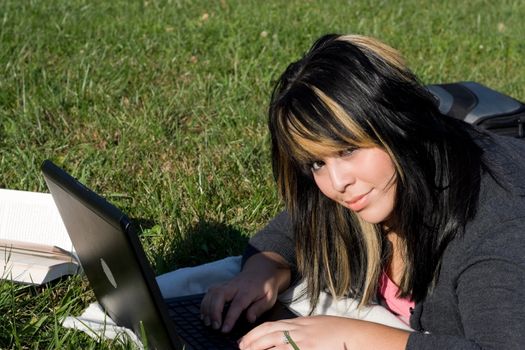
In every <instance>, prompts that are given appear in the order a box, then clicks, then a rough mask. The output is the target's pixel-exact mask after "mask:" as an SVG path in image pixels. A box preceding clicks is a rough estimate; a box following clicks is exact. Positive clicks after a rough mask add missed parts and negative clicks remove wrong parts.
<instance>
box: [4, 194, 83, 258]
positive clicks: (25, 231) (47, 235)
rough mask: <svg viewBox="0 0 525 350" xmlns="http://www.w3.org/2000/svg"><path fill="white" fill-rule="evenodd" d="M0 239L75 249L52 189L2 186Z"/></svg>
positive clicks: (69, 249) (68, 249)
mask: <svg viewBox="0 0 525 350" xmlns="http://www.w3.org/2000/svg"><path fill="white" fill-rule="evenodd" d="M0 239H3V240H15V241H22V242H30V243H36V244H45V245H52V246H57V247H60V248H62V249H64V250H67V251H70V252H71V251H73V244H72V243H71V240H70V238H69V235H68V234H67V231H66V228H65V226H64V223H63V222H62V219H61V218H60V214H59V212H58V209H57V207H56V205H55V202H54V201H53V197H52V196H51V194H49V193H40V192H27V191H16V190H6V189H0Z"/></svg>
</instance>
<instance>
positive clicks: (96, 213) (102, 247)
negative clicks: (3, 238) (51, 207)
mask: <svg viewBox="0 0 525 350" xmlns="http://www.w3.org/2000/svg"><path fill="white" fill-rule="evenodd" d="M42 172H43V174H44V178H45V181H46V183H47V186H48V188H49V191H50V192H51V195H52V196H53V199H54V201H55V203H56V206H57V208H58V210H59V212H60V216H61V217H62V220H63V222H64V225H65V227H66V229H67V231H68V234H69V236H70V238H71V241H72V242H73V246H74V247H75V250H76V252H77V254H78V257H79V260H80V263H81V265H82V268H83V269H84V272H85V274H86V276H87V278H88V280H89V283H90V284H91V287H92V288H93V291H94V292H95V296H96V297H97V300H98V302H99V303H100V304H101V305H102V307H103V308H104V310H105V311H106V312H107V313H108V315H109V316H110V317H111V318H112V319H113V320H114V321H115V322H116V323H117V324H118V325H121V326H125V327H127V328H130V329H132V330H133V331H134V332H135V334H137V335H138V336H139V337H141V339H142V341H143V342H144V343H147V344H148V347H151V348H157V349H169V348H181V347H182V343H181V342H180V340H179V339H178V338H177V337H176V335H175V334H174V332H173V329H174V325H173V323H172V321H171V319H170V318H169V317H168V315H167V312H166V308H165V306H164V303H163V301H162V297H161V294H160V291H159V288H158V286H157V283H156V281H155V277H154V274H153V271H152V270H151V268H150V266H149V263H148V261H147V258H146V256H145V254H144V251H143V250H142V248H141V244H140V241H139V239H138V237H137V235H136V233H135V231H134V230H133V228H132V225H131V224H130V221H129V219H128V218H127V216H126V215H125V214H124V213H123V212H121V211H120V210H119V209H118V208H116V207H115V206H113V205H112V204H110V203H109V202H107V201H106V200H105V199H104V198H102V197H101V196H99V195H97V194H96V193H95V192H93V191H91V190H90V189H88V188H87V187H85V186H84V185H83V184H81V183H80V182H79V181H77V180H76V179H75V178H73V177H72V176H70V175H69V174H68V173H66V172H65V171H64V170H62V169H61V168H59V167H57V166H56V165H55V164H53V163H52V162H51V161H49V160H46V161H44V163H43V164H42ZM169 329H171V330H172V332H170V331H169ZM144 335H145V336H146V338H147V339H144Z"/></svg>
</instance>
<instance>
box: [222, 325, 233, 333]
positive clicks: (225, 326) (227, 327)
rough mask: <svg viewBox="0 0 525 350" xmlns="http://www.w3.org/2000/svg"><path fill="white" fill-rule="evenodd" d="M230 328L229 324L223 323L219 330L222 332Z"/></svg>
mask: <svg viewBox="0 0 525 350" xmlns="http://www.w3.org/2000/svg"><path fill="white" fill-rule="evenodd" d="M230 328H231V326H230V325H229V324H227V323H225V324H224V326H222V329H221V332H224V333H226V332H229V331H230Z"/></svg>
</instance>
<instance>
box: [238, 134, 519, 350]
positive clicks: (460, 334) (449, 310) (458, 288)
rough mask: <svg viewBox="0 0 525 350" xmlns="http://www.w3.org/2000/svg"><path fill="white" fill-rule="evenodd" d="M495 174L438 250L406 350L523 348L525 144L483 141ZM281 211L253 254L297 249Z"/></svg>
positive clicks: (254, 242) (290, 254) (253, 243)
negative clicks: (460, 230)
mask: <svg viewBox="0 0 525 350" xmlns="http://www.w3.org/2000/svg"><path fill="white" fill-rule="evenodd" d="M481 146H482V147H483V148H484V150H485V157H486V160H487V161H488V163H489V165H490V166H491V168H492V169H493V170H494V172H495V173H496V175H497V176H496V179H497V181H496V180H495V179H494V178H492V176H490V175H489V174H484V175H483V177H482V180H481V188H480V195H479V205H478V211H477V214H476V216H475V218H474V219H473V220H472V221H471V222H469V223H468V224H467V226H466V230H465V233H464V235H462V237H460V238H456V239H454V240H453V241H451V242H450V243H449V245H448V247H447V248H446V250H445V253H444V255H443V259H442V263H441V267H440V271H439V279H438V280H437V283H436V284H435V286H434V287H433V288H431V290H429V293H428V296H427V297H426V299H425V300H424V301H422V302H420V303H418V304H417V305H416V307H415V309H414V312H413V314H412V316H411V318H410V324H411V326H412V328H414V329H415V330H416V332H413V333H412V334H411V335H410V337H409V341H408V345H407V349H525V141H524V140H517V139H511V138H506V137H494V140H493V142H489V143H484V144H482V145H481ZM292 236H293V234H292V232H291V222H290V219H289V217H288V216H287V214H286V213H285V212H283V213H281V214H279V215H278V216H277V217H275V218H274V219H273V220H272V221H271V222H270V223H269V224H268V225H267V226H266V227H265V228H263V229H262V230H261V231H260V232H258V233H257V234H256V235H255V236H253V237H252V238H251V240H250V244H249V245H248V247H247V249H246V252H245V255H244V258H245V259H246V258H248V257H249V256H251V255H252V254H254V253H255V252H258V251H274V252H277V253H279V254H280V255H282V256H283V257H284V258H285V259H286V260H287V261H288V262H290V265H291V266H292V269H293V268H295V253H294V243H293V237H292Z"/></svg>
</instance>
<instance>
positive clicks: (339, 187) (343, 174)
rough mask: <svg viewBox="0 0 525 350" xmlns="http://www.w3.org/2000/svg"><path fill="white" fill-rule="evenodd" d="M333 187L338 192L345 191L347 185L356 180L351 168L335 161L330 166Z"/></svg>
mask: <svg viewBox="0 0 525 350" xmlns="http://www.w3.org/2000/svg"><path fill="white" fill-rule="evenodd" d="M328 172H329V174H330V180H331V182H332V187H333V188H334V190H336V191H338V192H344V191H345V190H346V187H347V186H349V185H351V184H353V183H354V182H355V177H354V175H353V174H352V171H351V169H348V167H346V166H344V165H343V164H340V163H339V162H337V161H335V162H333V163H332V164H330V165H329V166H328Z"/></svg>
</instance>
